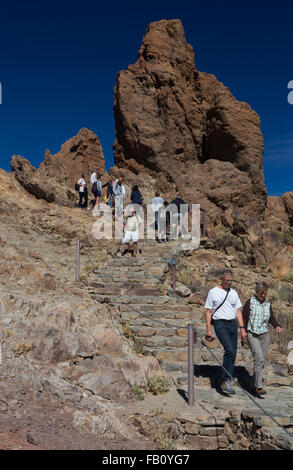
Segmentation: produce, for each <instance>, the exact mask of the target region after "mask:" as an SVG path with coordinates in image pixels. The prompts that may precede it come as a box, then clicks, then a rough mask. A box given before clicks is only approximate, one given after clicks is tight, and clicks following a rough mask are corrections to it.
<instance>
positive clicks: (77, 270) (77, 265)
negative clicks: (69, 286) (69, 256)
mask: <svg viewBox="0 0 293 470" xmlns="http://www.w3.org/2000/svg"><path fill="white" fill-rule="evenodd" d="M79 270H80V240H79V238H78V239H77V241H76V277H75V280H76V281H79V280H80V279H79Z"/></svg>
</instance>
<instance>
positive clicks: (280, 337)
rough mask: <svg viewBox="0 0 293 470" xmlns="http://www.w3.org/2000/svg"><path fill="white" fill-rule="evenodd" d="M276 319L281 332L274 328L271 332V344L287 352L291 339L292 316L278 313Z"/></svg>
mask: <svg viewBox="0 0 293 470" xmlns="http://www.w3.org/2000/svg"><path fill="white" fill-rule="evenodd" d="M277 320H278V322H279V323H280V325H281V327H282V328H283V332H282V333H281V334H278V333H277V332H276V330H275V329H274V330H273V331H272V332H271V340H272V343H273V344H276V345H277V346H278V349H279V351H280V352H281V353H283V354H287V353H288V349H287V346H288V343H289V341H291V340H292V339H293V317H292V315H290V314H287V313H279V314H278V315H277Z"/></svg>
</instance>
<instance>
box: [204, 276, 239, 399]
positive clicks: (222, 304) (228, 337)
mask: <svg viewBox="0 0 293 470" xmlns="http://www.w3.org/2000/svg"><path fill="white" fill-rule="evenodd" d="M232 282H233V272H232V271H230V270H229V269H225V270H224V271H223V272H222V275H221V279H220V285H218V286H216V287H214V288H213V289H210V291H209V293H208V296H207V299H206V303H205V308H206V309H207V311H206V340H207V341H213V339H214V338H213V336H212V330H211V324H213V326H214V329H215V333H216V335H217V337H218V339H219V341H220V343H221V344H222V346H223V348H224V357H223V368H222V372H221V383H222V385H221V388H222V391H223V392H224V393H226V394H228V395H232V394H234V393H235V390H234V389H233V386H232V384H233V382H232V380H233V376H234V369H235V359H236V354H237V340H238V333H237V322H238V325H239V328H240V336H241V339H242V340H244V339H245V338H246V336H247V333H246V331H245V328H244V325H243V318H242V313H241V310H240V307H241V306H242V304H241V302H240V299H239V296H238V294H237V292H236V290H234V289H232V288H231V284H232ZM236 320H237V322H236Z"/></svg>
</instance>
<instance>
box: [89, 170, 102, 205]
mask: <svg viewBox="0 0 293 470" xmlns="http://www.w3.org/2000/svg"><path fill="white" fill-rule="evenodd" d="M100 178H101V175H100V170H99V169H97V170H96V171H95V172H94V173H93V174H92V176H91V185H92V194H93V195H94V198H95V201H96V202H95V206H98V205H99V203H100V197H101V194H102V183H101V180H100Z"/></svg>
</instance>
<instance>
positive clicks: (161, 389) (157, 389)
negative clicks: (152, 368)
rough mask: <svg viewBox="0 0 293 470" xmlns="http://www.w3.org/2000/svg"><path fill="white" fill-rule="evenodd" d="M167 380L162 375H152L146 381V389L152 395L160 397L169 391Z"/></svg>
mask: <svg viewBox="0 0 293 470" xmlns="http://www.w3.org/2000/svg"><path fill="white" fill-rule="evenodd" d="M169 386H170V383H169V378H168V377H167V376H166V375H163V374H152V375H150V376H149V379H148V387H149V390H150V392H151V393H152V394H153V395H161V394H162V393H166V392H168V390H169Z"/></svg>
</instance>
